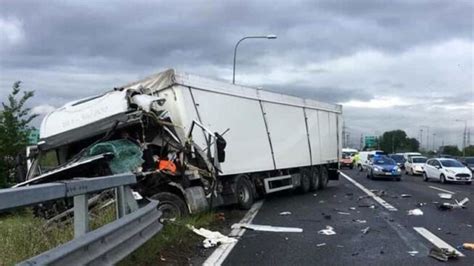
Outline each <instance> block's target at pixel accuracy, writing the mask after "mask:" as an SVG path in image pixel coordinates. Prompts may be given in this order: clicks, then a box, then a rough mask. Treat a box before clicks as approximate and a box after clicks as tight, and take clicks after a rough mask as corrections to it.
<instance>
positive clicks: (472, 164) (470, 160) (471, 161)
mask: <svg viewBox="0 0 474 266" xmlns="http://www.w3.org/2000/svg"><path fill="white" fill-rule="evenodd" d="M462 163H463V164H464V165H465V166H467V168H469V169H471V172H473V173H474V157H464V158H463V159H462Z"/></svg>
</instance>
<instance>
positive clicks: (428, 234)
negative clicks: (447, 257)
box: [413, 227, 464, 257]
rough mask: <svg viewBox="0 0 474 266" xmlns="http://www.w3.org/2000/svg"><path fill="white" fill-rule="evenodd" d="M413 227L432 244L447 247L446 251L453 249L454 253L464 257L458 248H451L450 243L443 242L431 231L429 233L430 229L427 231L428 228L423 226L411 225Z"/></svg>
mask: <svg viewBox="0 0 474 266" xmlns="http://www.w3.org/2000/svg"><path fill="white" fill-rule="evenodd" d="M413 229H414V230H415V231H417V232H418V234H420V235H422V236H423V237H424V238H426V239H427V240H428V241H430V242H431V243H433V245H435V246H437V247H439V248H445V249H447V250H448V251H454V252H456V254H457V255H458V256H460V257H464V254H462V253H461V252H459V250H457V249H455V248H453V247H452V246H451V245H449V244H448V243H446V242H444V241H443V240H442V239H441V238H439V237H437V236H435V235H434V234H433V233H431V232H430V231H428V229H426V228H424V227H413Z"/></svg>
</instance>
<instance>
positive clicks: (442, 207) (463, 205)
mask: <svg viewBox="0 0 474 266" xmlns="http://www.w3.org/2000/svg"><path fill="white" fill-rule="evenodd" d="M454 201H456V203H449V202H443V203H442V204H441V205H439V206H438V209H440V210H442V211H445V210H451V209H462V208H466V204H467V203H468V202H469V199H468V198H464V199H463V200H461V201H457V200H454Z"/></svg>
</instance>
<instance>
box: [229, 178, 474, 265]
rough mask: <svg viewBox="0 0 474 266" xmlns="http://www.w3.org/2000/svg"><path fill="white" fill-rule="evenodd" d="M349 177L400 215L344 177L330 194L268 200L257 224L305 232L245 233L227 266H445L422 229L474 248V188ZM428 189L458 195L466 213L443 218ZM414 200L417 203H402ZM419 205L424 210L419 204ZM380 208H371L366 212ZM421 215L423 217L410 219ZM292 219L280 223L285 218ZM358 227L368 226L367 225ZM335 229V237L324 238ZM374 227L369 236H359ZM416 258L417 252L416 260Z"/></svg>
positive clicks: (470, 258) (470, 257) (471, 257)
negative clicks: (412, 213)
mask: <svg viewBox="0 0 474 266" xmlns="http://www.w3.org/2000/svg"><path fill="white" fill-rule="evenodd" d="M343 173H345V174H347V175H348V176H350V177H352V178H353V179H354V180H355V181H357V182H358V183H360V184H361V185H363V186H364V187H366V188H367V189H370V190H378V191H384V193H382V194H381V193H378V194H379V195H381V198H382V199H383V200H385V201H386V202H387V203H389V204H390V205H391V206H393V207H394V208H396V209H397V210H393V209H392V210H389V209H387V208H385V207H383V206H382V205H381V204H379V203H378V202H376V201H374V200H373V199H372V198H368V197H366V195H367V194H366V193H365V192H364V191H362V190H361V189H360V188H358V187H356V186H355V185H354V184H353V183H351V182H349V181H348V180H346V179H345V178H344V177H342V176H341V178H340V181H336V182H334V181H333V182H330V185H329V187H328V188H327V189H326V190H322V191H316V192H315V193H308V194H304V195H295V194H294V193H292V192H285V193H280V194H277V195H273V196H271V197H267V198H266V199H265V201H264V203H263V205H262V207H261V209H260V210H259V212H258V214H257V216H256V217H255V219H254V220H253V222H252V223H253V224H262V225H273V226H287V227H298V228H302V229H303V232H302V233H276V232H261V231H250V230H247V231H246V232H245V234H244V235H243V236H242V237H241V238H240V239H239V242H238V243H237V244H236V245H235V247H234V248H233V249H232V251H231V252H230V254H229V255H228V257H227V258H226V259H225V261H224V264H226V265H350V264H353V265H401V264H403V265H438V264H439V265H441V264H443V262H438V261H437V260H435V259H433V258H430V257H428V252H429V250H430V248H431V247H433V244H432V243H430V242H429V241H428V240H427V239H426V238H424V237H423V236H421V235H420V234H418V233H417V232H416V231H415V230H414V229H413V227H424V228H426V229H427V230H429V231H430V232H431V233H433V234H434V235H436V236H437V237H439V238H441V239H442V240H444V241H445V242H446V243H448V244H449V245H451V246H453V247H455V248H456V247H457V246H459V245H461V244H462V243H464V242H474V185H470V186H469V185H457V184H440V183H437V182H423V180H422V177H421V176H403V177H402V181H401V182H396V181H385V180H369V179H367V178H366V173H365V172H358V171H356V170H343ZM430 186H433V187H436V188H441V189H444V190H448V191H451V192H453V199H458V200H462V199H463V198H465V197H467V198H469V199H471V202H469V203H468V204H467V206H468V207H467V208H465V209H454V210H448V211H441V210H439V209H438V208H437V204H438V203H439V202H454V200H442V199H441V198H439V196H438V193H442V192H441V191H438V190H436V189H434V188H431V187H430ZM401 194H409V195H410V196H411V197H406V198H405V197H401ZM420 203H421V207H419V206H418V204H420ZM372 205H373V206H374V207H373V208H371V207H368V206H372ZM415 208H419V209H421V210H422V211H423V215H422V216H410V215H408V211H409V210H411V209H415ZM284 211H290V212H291V215H288V216H281V215H280V212H284ZM357 220H365V221H366V222H365V223H361V222H359V221H357ZM326 226H332V227H333V228H334V231H335V232H336V234H335V235H322V234H318V231H320V230H321V229H324V228H325V227H326ZM367 227H370V228H369V230H368V232H367V233H366V234H364V233H363V232H362V231H361V230H363V229H365V228H367ZM459 250H460V251H461V252H462V253H464V255H466V257H462V258H459V259H457V260H450V261H448V262H447V263H449V264H455V265H474V251H469V250H462V249H459ZM410 251H414V252H413V254H410V253H409V252H410Z"/></svg>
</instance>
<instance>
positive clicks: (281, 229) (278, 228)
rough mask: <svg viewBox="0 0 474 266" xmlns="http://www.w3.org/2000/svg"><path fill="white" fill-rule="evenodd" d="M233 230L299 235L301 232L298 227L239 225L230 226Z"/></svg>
mask: <svg viewBox="0 0 474 266" xmlns="http://www.w3.org/2000/svg"><path fill="white" fill-rule="evenodd" d="M235 228H245V229H250V230H254V231H264V232H282V233H301V232H303V229H302V228H298V227H281V226H272V225H259V224H240V223H236V224H233V225H232V229H235Z"/></svg>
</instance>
